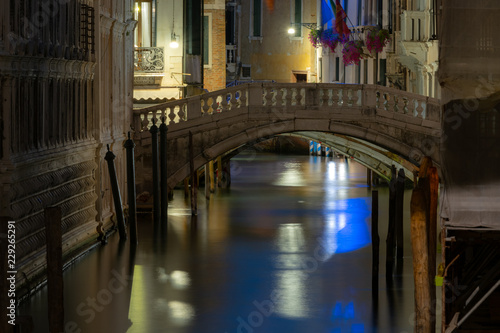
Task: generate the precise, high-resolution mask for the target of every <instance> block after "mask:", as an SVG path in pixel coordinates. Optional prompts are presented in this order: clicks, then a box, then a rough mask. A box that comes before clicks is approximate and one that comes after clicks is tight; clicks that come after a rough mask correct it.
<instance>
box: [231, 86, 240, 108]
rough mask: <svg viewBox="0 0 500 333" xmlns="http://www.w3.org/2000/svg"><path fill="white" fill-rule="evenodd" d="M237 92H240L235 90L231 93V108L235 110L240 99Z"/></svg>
mask: <svg viewBox="0 0 500 333" xmlns="http://www.w3.org/2000/svg"><path fill="white" fill-rule="evenodd" d="M237 93H238V92H237V91H233V92H232V93H231V100H230V102H231V105H230V110H233V109H237V108H238V103H239V101H238V99H237V98H236V94H237Z"/></svg>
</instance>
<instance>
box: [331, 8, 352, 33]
mask: <svg viewBox="0 0 500 333" xmlns="http://www.w3.org/2000/svg"><path fill="white" fill-rule="evenodd" d="M335 7H336V11H335V30H337V33H338V34H339V36H340V37H344V38H348V37H349V34H350V33H351V32H350V31H349V28H348V27H347V24H346V23H345V19H346V17H347V14H346V13H345V11H344V9H343V8H342V6H341V5H340V0H335Z"/></svg>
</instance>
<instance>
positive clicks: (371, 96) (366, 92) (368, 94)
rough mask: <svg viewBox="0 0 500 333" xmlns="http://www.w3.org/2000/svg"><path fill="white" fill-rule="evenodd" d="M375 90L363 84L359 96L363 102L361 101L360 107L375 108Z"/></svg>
mask: <svg viewBox="0 0 500 333" xmlns="http://www.w3.org/2000/svg"><path fill="white" fill-rule="evenodd" d="M376 93H377V91H376V89H375V87H372V86H370V85H367V84H363V94H362V95H361V96H362V98H363V100H362V101H361V105H362V106H364V107H370V108H375V107H376V106H377V96H376Z"/></svg>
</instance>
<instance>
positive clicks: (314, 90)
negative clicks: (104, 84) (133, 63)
mask: <svg viewBox="0 0 500 333" xmlns="http://www.w3.org/2000/svg"><path fill="white" fill-rule="evenodd" d="M441 118H442V117H441V112H440V104H439V101H438V100H436V99H433V98H428V97H425V96H420V95H415V94H411V93H407V92H404V91H400V90H396V89H392V88H387V87H382V86H376V85H356V84H333V83H318V84H314V83H306V84H301V83H250V84H244V85H239V86H235V87H231V88H227V89H223V90H220V91H215V92H210V93H206V94H203V95H199V96H193V97H190V98H187V99H182V100H174V101H170V102H167V103H163V104H158V105H155V106H152V107H149V108H144V109H140V110H136V111H135V112H134V124H135V131H136V133H135V138H136V139H137V140H138V151H137V155H136V156H138V158H139V157H140V158H142V157H145V158H146V157H147V156H149V155H150V145H151V136H150V134H149V133H148V129H149V127H150V126H151V125H152V121H153V120H156V121H157V122H159V121H160V120H162V121H165V123H166V124H167V125H168V137H167V141H168V143H167V145H168V147H169V148H168V152H167V159H168V162H167V164H168V166H169V167H168V171H167V175H168V183H169V186H170V187H172V186H175V184H177V183H178V182H180V181H182V179H184V178H185V177H186V176H187V175H188V174H189V167H190V158H191V157H190V154H189V136H190V133H191V135H192V140H193V141H192V142H193V145H192V147H193V152H192V153H193V155H192V156H193V158H194V161H193V162H194V167H195V168H198V167H200V166H202V165H204V164H205V163H206V162H207V161H210V160H213V159H214V158H216V157H217V156H220V155H222V154H224V153H225V152H227V151H230V150H232V149H235V148H237V147H239V146H241V145H245V144H248V143H252V142H257V141H258V140H261V139H263V138H269V137H272V136H275V135H280V134H285V133H296V132H300V133H306V134H307V133H324V134H329V135H333V134H335V135H342V136H345V137H350V138H356V139H359V140H361V141H362V142H365V143H364V144H363V145H364V147H365V146H366V148H367V149H368V150H370V149H372V150H374V151H375V150H377V148H376V147H377V146H378V147H381V148H383V149H382V150H383V151H385V152H386V153H384V154H385V155H387V156H386V157H387V160H392V161H396V162H397V161H400V160H406V161H408V163H410V164H412V165H413V166H414V168H418V165H419V164H420V161H421V158H422V157H423V156H426V155H427V156H430V157H431V158H432V159H433V161H435V162H436V164H437V165H439V149H440V148H439V145H440V141H441V140H440V137H441ZM361 141H360V142H361ZM363 149H364V148H363ZM382 150H380V151H382ZM385 155H384V156H385ZM354 157H355V156H354ZM146 161H147V160H146ZM386 162H387V161H386ZM145 163H146V162H145ZM397 163H399V162H397ZM146 164H147V163H146ZM146 164H145V165H146ZM399 164H401V163H399ZM389 167H390V165H389ZM438 168H439V167H438ZM379 169H380V168H379ZM410 169H412V168H409V170H410ZM147 172H148V171H147V169H146V168H143V170H142V171H140V172H138V175H139V176H138V177H142V178H143V179H138V181H140V182H141V181H142V182H144V183H146V182H147V179H148V177H149V176H148V175H147Z"/></svg>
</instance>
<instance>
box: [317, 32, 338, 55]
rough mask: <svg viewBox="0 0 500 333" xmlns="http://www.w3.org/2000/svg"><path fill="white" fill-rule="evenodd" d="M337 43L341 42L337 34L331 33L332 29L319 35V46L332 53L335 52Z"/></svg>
mask: <svg viewBox="0 0 500 333" xmlns="http://www.w3.org/2000/svg"><path fill="white" fill-rule="evenodd" d="M339 42H342V40H341V38H340V36H339V35H338V34H336V33H334V32H333V29H328V30H325V31H323V33H322V34H321V44H323V47H329V48H330V50H332V52H335V48H336V47H337V45H338V43H339Z"/></svg>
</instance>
